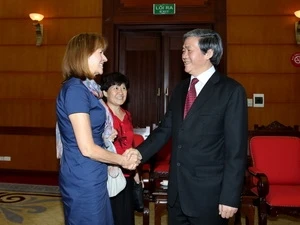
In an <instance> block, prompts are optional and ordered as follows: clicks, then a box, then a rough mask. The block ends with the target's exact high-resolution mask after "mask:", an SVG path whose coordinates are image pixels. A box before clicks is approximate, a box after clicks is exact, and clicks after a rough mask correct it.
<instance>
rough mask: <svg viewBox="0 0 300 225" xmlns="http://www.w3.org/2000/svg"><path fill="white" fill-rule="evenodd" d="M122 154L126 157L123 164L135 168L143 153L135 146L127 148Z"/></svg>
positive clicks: (131, 168) (127, 167)
mask: <svg viewBox="0 0 300 225" xmlns="http://www.w3.org/2000/svg"><path fill="white" fill-rule="evenodd" d="M122 156H124V158H123V160H122V163H121V166H122V167H123V168H125V169H128V170H135V169H136V167H137V166H138V165H139V164H140V163H141V160H142V155H141V153H140V152H139V151H138V150H137V149H135V148H129V149H127V150H126V151H125V152H124V153H123V154H122Z"/></svg>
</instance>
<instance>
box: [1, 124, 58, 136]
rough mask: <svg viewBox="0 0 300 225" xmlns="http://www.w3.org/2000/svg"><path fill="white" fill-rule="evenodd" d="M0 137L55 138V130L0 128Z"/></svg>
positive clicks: (47, 128) (42, 128)
mask: <svg viewBox="0 0 300 225" xmlns="http://www.w3.org/2000/svg"><path fill="white" fill-rule="evenodd" d="M0 135H29V136H55V128H49V127H8V126H0Z"/></svg>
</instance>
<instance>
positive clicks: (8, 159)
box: [3, 156, 11, 161]
mask: <svg viewBox="0 0 300 225" xmlns="http://www.w3.org/2000/svg"><path fill="white" fill-rule="evenodd" d="M3 161H11V157H10V156H4V157H3Z"/></svg>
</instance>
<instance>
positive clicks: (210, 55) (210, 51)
mask: <svg viewBox="0 0 300 225" xmlns="http://www.w3.org/2000/svg"><path fill="white" fill-rule="evenodd" d="M205 55H206V57H208V59H210V58H211V57H213V55H214V51H213V50H212V49H208V50H207V52H206V54H205Z"/></svg>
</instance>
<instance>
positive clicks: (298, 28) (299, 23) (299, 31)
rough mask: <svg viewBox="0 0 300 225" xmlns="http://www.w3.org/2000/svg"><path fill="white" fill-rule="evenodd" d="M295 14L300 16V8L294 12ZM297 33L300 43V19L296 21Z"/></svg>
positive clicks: (298, 42)
mask: <svg viewBox="0 0 300 225" xmlns="http://www.w3.org/2000/svg"><path fill="white" fill-rule="evenodd" d="M294 14H295V16H296V17H298V18H300V10H298V11H296V12H294ZM295 34H296V41H297V44H298V45H300V21H297V22H296V23H295Z"/></svg>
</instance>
